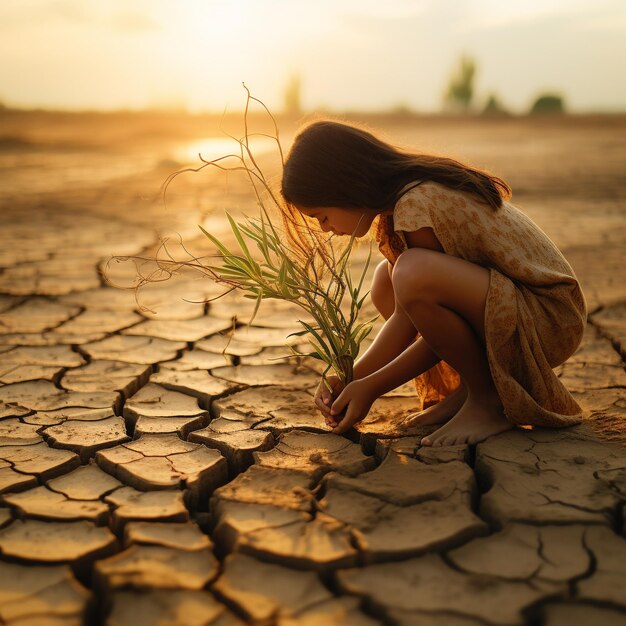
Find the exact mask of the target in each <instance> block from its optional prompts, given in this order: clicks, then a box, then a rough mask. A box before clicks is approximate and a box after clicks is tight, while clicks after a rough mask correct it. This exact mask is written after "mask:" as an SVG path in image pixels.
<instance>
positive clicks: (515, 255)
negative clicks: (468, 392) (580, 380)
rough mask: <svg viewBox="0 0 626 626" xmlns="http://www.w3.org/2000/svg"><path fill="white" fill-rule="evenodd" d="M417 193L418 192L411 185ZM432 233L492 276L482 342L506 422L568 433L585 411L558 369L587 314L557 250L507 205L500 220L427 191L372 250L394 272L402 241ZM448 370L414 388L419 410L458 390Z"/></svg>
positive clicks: (400, 210) (387, 220) (429, 186)
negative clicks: (422, 231)
mask: <svg viewBox="0 0 626 626" xmlns="http://www.w3.org/2000/svg"><path fill="white" fill-rule="evenodd" d="M414 184H415V183H414ZM424 227H429V228H432V229H433V231H434V233H435V235H436V236H437V239H439V241H440V242H441V245H442V246H443V249H444V252H445V253H446V254H449V255H451V256H455V257H459V258H461V259H465V260H467V261H471V262H472V263H476V264H477V265H481V266H483V267H486V268H488V269H489V273H490V281H489V291H488V295H487V303H486V308H485V339H486V352H487V359H488V362H489V368H490V371H491V374H492V376H493V381H494V384H495V386H496V389H497V390H498V394H499V396H500V399H501V400H502V403H503V404H504V412H505V415H506V417H507V419H508V420H509V421H510V422H512V423H514V424H518V425H533V426H544V427H560V426H569V425H572V424H575V423H578V422H579V421H580V420H581V418H582V409H581V407H580V406H579V405H578V403H577V402H576V401H575V400H574V398H573V397H572V395H571V394H570V393H569V391H568V390H567V389H566V388H565V387H564V386H563V384H562V383H561V381H560V380H559V379H558V377H557V376H556V374H555V373H554V371H553V368H555V367H557V366H558V365H560V364H562V363H563V362H565V361H566V360H567V359H568V358H569V357H570V356H571V355H572V354H573V353H574V352H575V351H576V348H577V347H578V346H579V344H580V342H581V340H582V337H583V333H584V330H585V325H586V320H587V307H586V302H585V298H584V296H583V293H582V291H581V288H580V285H579V283H578V280H577V279H576V275H575V274H574V271H573V270H572V268H571V266H570V265H569V263H568V262H567V261H566V259H565V257H564V256H563V255H562V253H561V252H560V251H559V249H558V248H557V247H556V245H555V244H554V243H553V242H552V240H551V239H550V238H549V237H548V236H547V235H546V234H545V233H544V232H543V231H542V230H541V229H540V228H539V227H538V226H537V225H536V224H535V223H534V222H533V221H532V220H531V219H530V218H529V217H528V216H527V215H525V214H524V213H523V212H522V211H520V210H519V209H517V208H516V207H515V206H513V205H512V204H511V203H510V202H507V201H506V200H505V201H503V204H502V206H501V207H500V208H498V209H496V210H494V209H492V208H491V207H489V206H488V205H486V204H484V203H483V202H482V199H481V198H479V197H478V196H475V195H474V194H472V193H468V192H464V191H458V190H454V189H451V188H449V187H446V186H444V185H442V184H440V183H436V182H433V181H426V182H422V183H418V184H417V186H414V187H413V188H411V189H409V190H408V191H407V192H405V193H404V194H403V195H402V196H401V197H400V199H399V200H398V202H397V203H396V206H395V207H394V211H393V215H381V216H380V217H379V218H378V222H377V224H376V233H375V236H376V241H377V243H378V246H379V249H380V251H381V253H382V254H383V255H384V256H385V257H386V258H387V260H388V261H389V262H390V263H392V264H393V263H395V262H396V259H397V258H398V256H399V255H400V254H401V253H402V252H403V251H404V250H406V249H407V244H406V239H405V236H404V233H405V232H411V231H416V230H419V229H420V228H424ZM459 380H460V379H459V376H458V374H457V372H456V371H455V370H454V369H453V368H452V367H450V366H449V365H448V364H447V363H445V362H444V361H441V362H440V363H439V364H438V365H436V366H435V367H433V368H431V369H430V370H428V371H427V372H425V373H424V374H422V375H421V376H418V377H417V378H416V379H415V386H416V389H417V394H418V398H419V402H420V404H421V407H420V408H424V407H427V406H429V405H431V404H434V403H436V402H438V401H440V400H442V399H443V398H444V397H446V396H447V395H448V394H449V393H451V392H452V391H453V390H454V389H455V388H456V387H457V386H458V384H459Z"/></svg>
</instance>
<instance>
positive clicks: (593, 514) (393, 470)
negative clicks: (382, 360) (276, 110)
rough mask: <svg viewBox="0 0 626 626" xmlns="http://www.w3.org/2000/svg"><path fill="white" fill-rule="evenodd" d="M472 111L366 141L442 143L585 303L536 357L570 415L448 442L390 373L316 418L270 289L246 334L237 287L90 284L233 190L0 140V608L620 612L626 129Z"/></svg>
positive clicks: (161, 168) (596, 618)
mask: <svg viewBox="0 0 626 626" xmlns="http://www.w3.org/2000/svg"><path fill="white" fill-rule="evenodd" d="M18 122H19V120H18ZM3 123H6V122H3ZM15 123H17V122H15ZM474 123H475V122H468V121H451V122H449V124H451V125H452V127H447V126H446V124H445V123H444V122H441V121H434V122H433V123H432V126H429V127H427V126H426V125H424V122H415V125H416V126H411V125H410V124H408V123H405V124H404V126H403V125H402V124H400V123H397V124H396V125H394V124H391V123H390V124H391V125H390V128H389V132H390V133H391V134H392V135H394V134H395V136H396V137H398V140H399V141H400V140H402V141H405V142H411V141H413V142H414V143H416V144H419V143H420V142H423V143H428V142H430V144H429V145H430V146H433V147H436V146H442V145H444V144H446V142H448V143H449V141H450V140H449V139H448V138H449V137H451V136H454V137H455V140H454V141H455V142H456V143H455V144H454V145H453V146H452V147H451V148H449V149H452V150H456V151H457V154H459V155H462V156H465V157H466V158H469V159H473V160H474V162H478V164H482V165H484V166H485V167H491V168H492V169H494V170H496V173H497V174H499V175H501V176H503V177H504V178H505V179H507V180H509V181H510V183H511V184H512V186H513V189H514V192H515V194H516V195H515V197H514V202H515V201H517V203H518V205H519V206H520V207H521V208H523V209H524V210H525V211H527V212H528V213H529V214H530V215H531V217H532V218H533V219H535V220H536V221H537V222H538V223H539V224H540V225H541V226H542V227H543V228H544V229H545V230H546V232H547V233H548V234H549V235H550V237H552V238H553V239H554V240H555V241H556V243H557V244H558V245H559V246H560V247H561V249H562V250H563V251H564V253H565V254H566V256H567V257H568V259H570V261H571V263H572V265H573V266H574V269H575V271H576V272H577V274H578V276H579V278H580V279H581V282H582V284H583V288H584V289H585V292H586V294H587V297H588V302H589V310H590V313H591V315H590V318H589V324H588V329H587V333H586V335H585V338H584V341H583V343H582V345H581V346H580V348H579V350H578V352H577V353H576V354H575V355H574V356H573V357H572V358H571V359H570V360H569V361H568V362H567V363H565V364H564V365H562V366H560V367H559V368H558V374H559V376H560V377H561V378H562V379H563V381H564V382H565V384H566V385H567V386H568V388H569V389H570V390H571V391H572V393H573V394H574V396H575V397H576V399H577V400H578V401H579V402H580V403H581V404H582V405H583V406H584V408H585V410H586V412H587V419H586V420H585V422H584V423H583V424H582V425H580V426H577V427H574V428H569V429H563V430H541V429H535V430H530V429H516V430H513V431H509V432H506V433H503V434H501V435H499V436H496V437H492V438H490V439H488V440H487V441H485V442H483V443H480V444H478V445H476V446H454V447H446V448H428V447H420V445H419V441H420V438H421V437H422V436H423V435H424V434H426V433H427V432H429V431H428V430H427V429H414V430H412V431H408V432H407V431H400V430H399V429H398V428H397V425H398V423H399V422H400V421H401V420H402V418H403V417H404V416H405V415H406V414H407V413H409V412H412V411H414V410H415V402H414V399H413V398H412V389H411V386H410V385H408V386H404V387H402V388H399V389H397V390H395V391H394V392H391V393H390V394H388V395H387V396H385V397H383V398H381V399H379V400H378V401H377V402H376V403H375V405H374V407H373V409H372V411H371V413H370V415H369V416H368V418H367V419H366V420H365V421H364V422H363V423H362V424H360V425H359V426H358V427H357V429H356V430H355V431H354V432H351V433H350V434H349V435H348V436H345V437H339V436H336V435H332V434H330V433H329V432H328V431H327V429H326V427H325V425H324V420H323V419H322V417H321V415H320V414H319V413H318V412H317V411H316V410H315V409H314V407H313V403H312V397H313V392H314V389H315V387H316V385H317V382H318V379H319V374H318V371H319V368H317V367H316V366H315V364H314V363H309V362H306V361H303V360H294V359H289V360H284V359H283V360H277V357H280V356H284V355H285V354H287V350H286V348H285V347H284V346H285V341H286V336H287V335H288V334H289V333H291V332H293V331H295V330H299V328H298V327H297V324H296V320H297V319H298V315H299V313H298V311H295V310H293V309H291V308H290V307H288V306H284V305H282V304H281V303H275V302H268V303H266V304H263V305H262V306H261V309H260V311H259V315H258V316H257V317H256V319H255V320H254V322H253V325H252V326H250V327H248V326H246V322H247V320H249V318H250V315H251V312H252V308H253V305H254V303H250V302H249V301H246V300H243V299H240V298H238V297H236V295H234V294H229V295H228V296H226V297H225V298H223V299H221V300H217V301H214V302H211V303H208V304H207V303H205V302H204V301H205V300H206V299H207V298H211V297H213V296H214V295H215V294H216V293H219V292H220V289H219V288H216V286H215V285H212V284H210V283H208V282H207V281H206V280H199V279H198V277H197V276H194V275H191V274H184V273H183V274H181V275H180V276H178V277H176V278H173V279H171V280H170V281H168V282H164V283H156V284H153V285H150V286H149V287H148V288H147V289H146V290H145V292H144V294H143V297H141V298H140V301H141V303H142V304H143V305H145V306H146V307H148V309H149V310H148V309H146V308H142V307H139V306H138V304H137V302H136V300H135V297H134V294H133V293H132V292H129V291H122V290H120V289H115V288H113V287H111V286H109V285H107V283H106V282H105V281H104V279H103V277H102V274H101V270H102V268H103V267H104V264H105V263H106V260H107V259H108V258H109V257H110V256H111V255H112V254H117V255H140V254H141V255H146V254H148V255H149V254H153V253H154V252H155V250H156V249H157V245H158V241H157V234H158V233H162V232H166V231H172V232H173V231H177V232H182V233H184V234H185V236H186V239H188V240H190V241H191V244H192V245H193V244H194V243H195V244H196V245H197V246H198V249H199V250H203V248H202V246H204V245H205V244H204V243H203V242H202V241H201V240H199V239H197V236H196V232H195V227H196V224H197V223H198V222H199V221H200V220H201V219H206V218H204V217H202V216H201V215H200V213H199V210H198V208H194V207H199V206H202V207H203V208H205V209H212V210H213V212H212V213H210V215H209V219H210V220H211V222H210V224H211V227H212V228H213V230H214V232H218V233H219V232H221V233H223V234H224V236H226V233H227V224H226V223H225V220H223V219H222V218H221V217H220V216H221V215H222V210H223V208H224V205H225V204H230V205H233V206H236V207H238V208H240V209H242V210H244V211H245V210H248V212H252V211H253V210H254V201H253V199H252V198H251V196H250V195H249V194H248V192H247V191H246V189H245V182H244V181H234V179H233V180H231V181H230V183H229V187H228V188H226V187H225V186H224V185H223V184H222V183H221V182H220V178H219V177H218V176H215V175H211V176H209V177H202V178H201V179H198V178H196V179H194V180H191V181H188V182H187V183H185V185H186V186H184V185H183V187H182V190H179V195H178V196H176V198H175V199H176V202H175V204H176V205H177V206H180V207H182V208H181V209H180V210H177V211H176V214H175V215H173V213H171V212H170V213H167V212H164V209H163V207H162V205H160V204H159V203H158V202H156V201H154V200H152V201H148V200H147V199H146V195H149V193H153V192H154V189H155V188H156V189H158V185H159V184H160V182H162V180H163V178H164V177H165V175H167V173H169V172H170V171H171V170H172V169H175V167H176V164H174V163H172V162H171V161H166V162H165V163H156V164H154V165H153V166H152V169H150V170H149V171H148V172H147V173H146V172H143V173H132V172H131V173H129V174H128V176H127V177H126V178H124V179H119V178H118V179H115V181H114V184H111V181H106V182H103V181H99V180H87V181H85V180H82V179H80V181H79V182H80V184H76V185H75V186H73V187H72V188H71V190H70V189H67V190H65V189H59V188H58V180H56V178H55V177H56V176H57V174H58V171H57V170H55V169H54V164H55V163H56V161H55V159H57V160H59V162H60V159H61V156H59V155H55V153H54V151H52V152H48V153H46V155H47V156H46V159H48V161H47V162H46V164H47V165H48V166H49V168H51V170H52V173H50V172H48V174H47V175H48V176H49V177H50V178H49V181H48V186H46V179H45V174H46V171H47V170H45V169H44V171H43V173H42V176H41V178H40V180H39V181H38V184H37V185H35V186H34V187H33V188H30V187H29V186H28V185H27V184H25V183H24V182H23V180H22V179H21V178H20V177H19V176H17V177H16V182H15V181H14V179H13V178H12V172H14V170H15V168H16V167H18V166H19V164H20V163H21V161H20V159H22V161H24V163H22V165H23V166H24V167H25V166H26V165H27V161H28V159H33V158H35V157H34V156H33V154H31V153H29V152H25V153H22V154H17V155H15V154H9V153H8V152H6V151H5V152H2V151H0V166H1V169H0V172H1V175H2V176H3V180H5V182H6V184H4V186H3V189H4V191H2V192H1V195H0V201H1V202H2V215H3V218H2V219H3V225H2V231H1V234H0V241H1V244H2V245H1V246H0V494H1V495H0V623H1V624H6V625H7V626H56V625H61V624H62V625H63V626H79V625H81V626H82V625H91V624H95V625H100V624H102V625H105V624H106V625H107V626H131V625H132V626H152V625H167V626H238V625H243V624H252V625H259V626H261V625H263V626H299V625H302V626H318V625H321V626H326V625H328V626H373V625H375V624H382V625H392V624H394V625H396V624H397V625H401V626H405V625H406V626H431V625H433V626H434V625H437V626H442V625H443V626H526V625H527V626H533V625H540V626H565V625H566V626H578V625H581V626H582V625H587V624H603V625H606V626H612V625H616V626H617V625H623V624H626V594H625V593H624V589H625V581H626V541H625V539H624V536H625V534H626V527H625V519H626V516H625V508H626V446H625V445H624V444H625V443H626V425H625V419H626V394H625V388H626V373H625V370H624V360H623V359H624V357H625V356H626V335H625V330H626V281H625V280H624V272H623V266H622V264H623V259H624V253H625V252H626V226H625V225H624V214H625V202H626V193H625V192H626V185H625V183H624V180H623V171H622V170H623V167H622V166H621V165H620V163H621V164H623V163H624V162H625V161H626V146H625V145H624V142H623V140H620V137H623V136H624V132H623V131H624V130H625V129H624V126H626V120H623V119H621V118H615V119H613V118H607V119H606V120H605V119H603V118H599V119H598V118H589V119H587V118H584V119H581V120H578V121H576V120H569V121H568V120H563V121H560V122H558V123H556V124H554V125H546V123H545V122H542V121H532V120H508V121H507V120H503V121H491V122H489V123H488V122H486V121H481V122H477V124H478V125H479V126H480V125H481V124H482V125H484V128H481V129H476V128H475V127H474V126H473V124H474ZM419 124H422V125H424V126H423V127H422V126H419ZM490 124H491V125H490ZM619 128H621V129H622V130H621V131H620V130H619ZM401 138H402V139H401ZM512 145H517V146H519V150H513V149H511V146H512ZM148 147H149V148H150V149H151V150H153V151H154V150H157V148H158V149H159V150H165V149H166V148H167V146H165V145H162V146H158V147H155V146H154V145H150V146H148ZM609 149H610V150H611V151H612V152H611V154H613V155H614V156H615V158H614V159H613V160H610V161H602V162H600V161H599V160H598V159H599V157H598V155H599V154H600V153H601V151H604V152H606V151H607V150H609ZM146 150H147V148H146ZM133 154H134V156H137V155H136V154H135V153H133ZM63 155H64V156H63V158H69V157H68V156H67V154H66V153H65V152H64V153H63ZM594 155H595V156H594ZM35 156H36V155H35ZM97 156H98V158H101V154H100V153H99V152H97ZM131 156H132V155H130V154H129V153H125V154H123V155H117V156H116V155H114V154H109V157H110V158H111V159H112V160H114V159H115V158H119V159H122V157H123V159H131ZM90 158H91V159H95V158H96V156H94V154H93V153H92V152H89V150H87V149H85V152H84V154H83V153H81V152H79V153H78V154H76V155H74V159H75V161H76V162H77V163H78V162H79V161H81V160H87V161H89V159H90ZM131 160H132V159H131ZM16 162H17V164H18V165H16ZM98 162H99V161H98ZM141 162H142V163H143V161H141ZM59 167H60V166H59ZM68 177H69V179H70V180H73V179H72V178H71V172H70V174H68ZM20 180H22V183H20ZM74 182H76V181H74ZM20 185H21V186H20ZM146 190H147V191H146ZM517 190H519V191H517ZM204 253H205V254H206V253H207V249H206V246H205V248H204ZM364 257H365V251H361V250H359V251H358V252H357V261H356V262H357V263H359V262H362V259H363V258H364ZM133 271H134V270H133V268H128V267H126V266H125V265H123V266H121V267H120V268H119V269H115V268H114V270H113V272H112V275H113V278H115V279H116V280H117V279H119V280H120V281H123V280H124V279H128V278H129V277H131V276H132V272H133ZM369 306H370V308H371V305H369ZM235 316H236V319H234V318H235Z"/></svg>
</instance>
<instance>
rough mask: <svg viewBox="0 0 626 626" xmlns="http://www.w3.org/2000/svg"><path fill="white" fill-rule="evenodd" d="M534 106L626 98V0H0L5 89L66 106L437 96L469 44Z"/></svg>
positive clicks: (21, 100) (422, 107)
mask: <svg viewBox="0 0 626 626" xmlns="http://www.w3.org/2000/svg"><path fill="white" fill-rule="evenodd" d="M464 53H465V54H468V55H470V56H472V57H473V58H474V59H475V60H476V63H477V67H478V72H477V77H476V101H477V102H476V103H477V104H478V105H482V104H483V102H484V100H485V99H486V97H487V95H488V94H489V93H490V92H492V91H493V92H495V93H497V95H498V96H499V98H500V99H501V101H502V102H503V103H504V104H505V105H507V106H508V107H509V108H510V109H512V110H514V111H520V112H521V111H526V110H527V109H528V107H529V105H530V103H531V102H532V101H533V100H534V98H535V97H536V96H537V95H538V94H539V93H540V92H543V91H553V92H558V93H561V94H563V95H564V96H565V98H566V104H567V105H568V108H569V109H570V110H572V111H589V110H601V111H614V110H626V80H625V79H624V77H626V1H624V0H1V2H0V101H3V102H5V103H6V104H9V105H16V106H27V107H33V106H43V107H54V108H70V109H82V108H93V109H116V108H143V107H149V106H155V105H156V106H176V105H182V106H186V107H187V108H189V109H190V110H192V111H198V110H205V109H210V110H219V111H221V110H223V109H224V108H225V107H228V108H229V109H238V108H240V106H241V104H242V102H243V95H244V94H243V91H242V89H241V86H240V85H241V82H242V81H245V82H246V83H247V84H248V86H249V87H250V88H251V90H252V91H253V93H254V94H255V95H256V96H258V97H260V98H261V99H263V100H264V101H265V102H266V103H267V104H268V105H269V106H270V107H272V108H274V109H279V108H281V106H282V102H283V92H284V89H285V85H286V83H287V80H288V78H289V76H290V75H292V74H299V75H300V76H301V80H302V98H303V104H304V105H305V107H306V108H315V107H327V108H330V109H339V110H343V109H361V110H363V109H377V108H390V107H395V106H398V105H405V106H409V107H411V108H413V109H415V110H418V111H436V110H439V109H440V108H441V101H442V93H443V91H444V90H445V87H446V84H447V82H448V80H449V77H450V73H451V71H452V70H453V69H454V67H455V65H456V63H457V62H458V59H459V57H460V55H461V54H464Z"/></svg>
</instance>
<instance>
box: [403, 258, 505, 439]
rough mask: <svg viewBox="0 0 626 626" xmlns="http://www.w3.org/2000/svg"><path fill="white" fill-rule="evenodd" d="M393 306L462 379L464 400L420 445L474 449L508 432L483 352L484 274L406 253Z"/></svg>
mask: <svg viewBox="0 0 626 626" xmlns="http://www.w3.org/2000/svg"><path fill="white" fill-rule="evenodd" d="M392 283H393V287H394V293H395V297H396V302H397V303H398V304H399V305H400V306H401V307H402V308H403V309H404V311H405V312H406V314H407V315H408V317H409V318H410V319H411V320H412V322H413V324H414V325H415V328H416V329H417V330H418V331H419V332H420V333H421V335H422V337H423V338H424V340H425V341H426V343H428V345H429V346H430V347H431V349H432V350H433V352H435V353H436V354H437V355H438V356H439V357H440V358H442V359H443V360H445V361H446V362H447V363H449V364H450V365H451V366H452V367H453V368H454V369H455V370H456V371H457V372H459V374H460V375H461V377H462V379H463V382H464V383H465V385H466V386H467V398H466V400H465V402H464V403H463V405H462V407H461V408H460V409H459V410H458V412H457V413H456V414H455V415H454V417H453V418H451V419H450V420H449V421H448V422H447V423H446V424H444V425H443V426H442V427H441V428H439V429H438V430H437V431H435V432H434V433H433V434H432V435H430V436H428V437H424V438H423V439H422V445H434V446H441V445H453V444H461V443H476V442H478V441H482V440H484V439H486V438H487V437H489V436H490V435H494V434H497V433H500V432H503V431H505V430H508V429H509V428H511V424H510V423H509V422H508V421H507V420H506V418H505V416H504V413H503V407H502V401H501V400H500V397H499V396H498V392H497V391H496V388H495V386H494V383H493V379H492V377H491V372H490V370H489V364H488V362H487V355H486V352H485V327H484V316H485V303H486V300H487V292H488V290H489V271H488V270H487V269H486V268H484V267H481V266H479V265H476V264H474V263H470V262H469V261H465V260H463V259H459V258H457V257H452V256H449V255H446V254H443V253H441V252H435V251H433V250H426V249H423V248H411V249H409V250H407V251H405V252H403V253H402V254H401V255H400V257H399V259H398V261H397V263H396V264H395V266H394V270H393V274H392Z"/></svg>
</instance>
